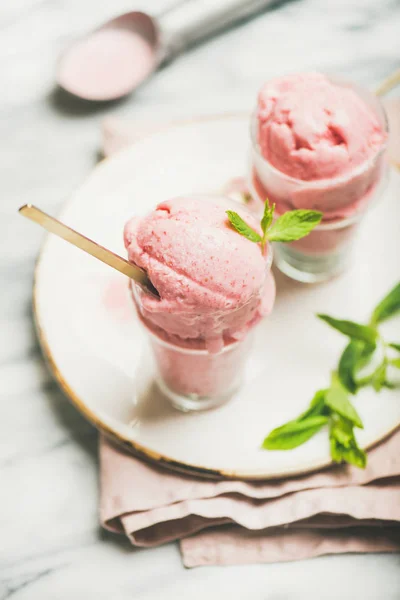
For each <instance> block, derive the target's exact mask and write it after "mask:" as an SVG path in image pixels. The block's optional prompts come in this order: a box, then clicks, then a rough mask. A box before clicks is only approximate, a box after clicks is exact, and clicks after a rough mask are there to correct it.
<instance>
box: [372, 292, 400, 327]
mask: <svg viewBox="0 0 400 600" xmlns="http://www.w3.org/2000/svg"><path fill="white" fill-rule="evenodd" d="M399 311H400V283H398V284H397V285H396V286H395V287H394V288H393V289H392V290H391V291H390V292H389V293H388V294H387V296H385V297H384V298H383V300H381V301H380V302H379V304H378V306H377V307H376V308H375V310H374V312H373V313H372V318H371V323H373V324H375V323H382V321H386V319H389V318H390V317H393V315H395V314H396V313H397V312H399Z"/></svg>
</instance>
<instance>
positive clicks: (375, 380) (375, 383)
mask: <svg viewBox="0 0 400 600" xmlns="http://www.w3.org/2000/svg"><path fill="white" fill-rule="evenodd" d="M386 371H387V364H386V361H385V360H384V361H383V363H382V364H380V365H379V367H378V368H377V369H376V371H375V372H374V373H373V374H372V375H371V385H372V387H373V388H374V390H375V391H376V392H380V391H381V389H382V388H383V387H385V383H386Z"/></svg>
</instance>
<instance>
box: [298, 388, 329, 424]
mask: <svg viewBox="0 0 400 600" xmlns="http://www.w3.org/2000/svg"><path fill="white" fill-rule="evenodd" d="M327 391H328V390H327V389H326V390H318V391H317V392H315V394H314V398H313V399H312V400H311V402H310V405H309V407H308V408H307V410H306V411H304V412H303V413H301V415H300V416H299V417H297V419H296V421H304V419H308V418H309V417H319V416H321V415H322V416H327V414H328V413H329V410H327V407H326V406H325V394H326V392H327Z"/></svg>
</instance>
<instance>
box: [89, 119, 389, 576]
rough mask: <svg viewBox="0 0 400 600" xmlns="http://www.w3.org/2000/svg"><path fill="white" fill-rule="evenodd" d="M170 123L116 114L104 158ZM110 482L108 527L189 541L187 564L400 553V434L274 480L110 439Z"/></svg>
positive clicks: (145, 541) (151, 539)
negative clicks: (181, 465) (175, 460)
mask: <svg viewBox="0 0 400 600" xmlns="http://www.w3.org/2000/svg"><path fill="white" fill-rule="evenodd" d="M164 125H165V123H164ZM161 127H162V124H161V123H159V124H157V125H156V126H153V127H152V128H151V129H150V130H149V128H148V127H143V125H136V124H135V123H124V122H122V121H119V120H118V119H113V118H110V119H107V120H106V121H105V122H104V124H103V150H104V154H105V155H106V156H109V155H111V154H113V153H114V152H117V151H118V150H120V149H122V148H123V147H125V146H126V145H129V144H131V143H132V142H134V141H136V140H138V139H140V138H141V137H143V136H145V135H148V134H149V133H152V132H154V131H156V130H159V129H160V128H161ZM233 175H234V174H233ZM100 481H101V493H100V519H101V523H102V525H103V526H104V527H106V528H107V529H110V530H112V531H115V532H119V533H122V534H125V535H126V536H128V538H129V539H130V540H131V542H132V543H133V544H134V545H136V546H157V545H160V544H163V543H166V542H168V541H172V540H180V547H181V553H182V558H183V562H184V564H185V566H187V567H194V566H200V565H211V564H237V563H253V562H277V561H288V560H299V559H304V558H310V557H313V556H319V555H322V554H334V553H344V552H395V551H400V431H398V432H396V433H394V434H392V435H391V437H390V438H388V439H387V440H385V441H384V442H382V443H381V444H380V445H379V446H377V447H376V448H374V449H373V450H371V451H370V452H369V458H368V466H367V468H366V469H365V470H359V469H356V468H353V467H350V466H347V465H343V466H339V467H332V468H330V469H327V470H324V471H320V472H317V473H313V474H310V475H305V476H301V477H295V478H291V479H281V480H274V481H266V482H244V481H234V480H220V481H215V480H206V479H198V478H196V477H192V476H189V475H182V474H178V473H174V472H172V471H167V470H165V469H164V468H161V467H159V466H157V465H155V464H150V463H146V462H143V461H142V460H140V459H138V458H136V457H133V456H132V455H130V454H127V453H125V452H124V451H123V450H122V449H120V448H117V447H116V446H114V445H113V444H112V443H111V442H110V441H108V440H107V439H105V438H104V437H103V436H101V438H100Z"/></svg>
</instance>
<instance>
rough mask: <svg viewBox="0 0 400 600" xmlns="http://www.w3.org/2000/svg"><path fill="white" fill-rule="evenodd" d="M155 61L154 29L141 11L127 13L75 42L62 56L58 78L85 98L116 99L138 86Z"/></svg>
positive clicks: (153, 66)
mask: <svg viewBox="0 0 400 600" xmlns="http://www.w3.org/2000/svg"><path fill="white" fill-rule="evenodd" d="M155 64H156V35H155V32H154V31H152V30H151V28H149V27H147V22H145V21H144V19H142V14H141V13H137V12H135V13H128V14H126V15H122V16H121V17H117V18H116V19H113V20H112V21H110V22H108V23H107V24H106V25H104V26H103V27H101V28H100V29H97V30H96V31H94V32H93V33H91V34H89V35H88V36H87V37H86V38H84V39H82V40H80V41H78V42H76V43H75V44H74V45H73V46H72V47H71V48H70V49H69V50H68V51H67V52H66V53H65V54H64V55H63V56H62V57H61V60H60V63H59V66H58V74H57V80H58V83H59V85H60V86H61V87H63V88H64V89H65V90H67V91H68V92H70V93H71V94H74V95H76V96H79V97H81V98H84V99H86V100H97V101H105V100H113V99H115V98H119V97H121V96H124V95H126V94H128V93H129V92H131V91H132V89H134V88H135V87H137V86H138V85H139V84H140V83H141V82H142V81H143V80H144V79H146V77H147V76H148V75H149V74H150V73H151V71H153V69H154V68H155Z"/></svg>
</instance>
